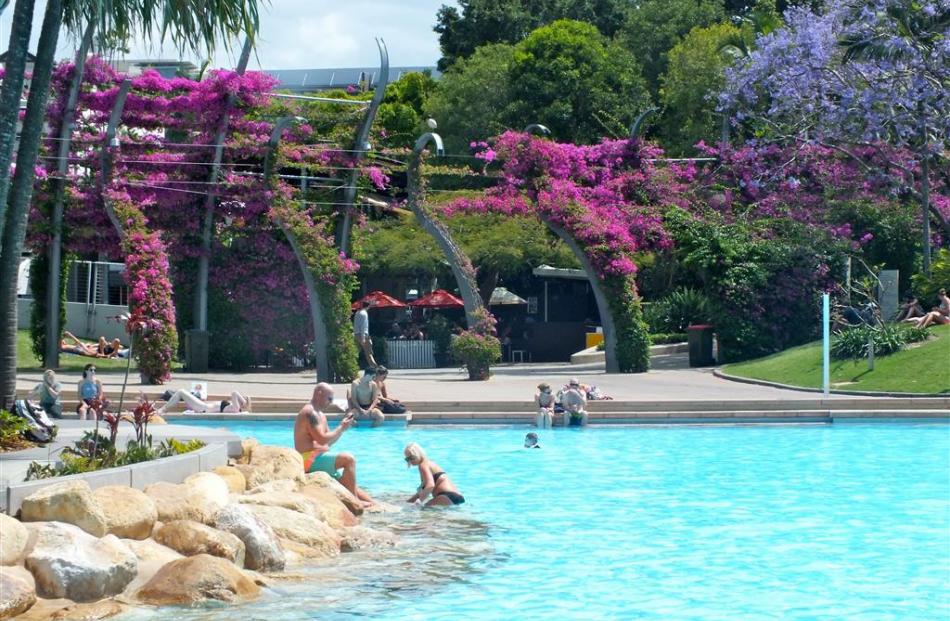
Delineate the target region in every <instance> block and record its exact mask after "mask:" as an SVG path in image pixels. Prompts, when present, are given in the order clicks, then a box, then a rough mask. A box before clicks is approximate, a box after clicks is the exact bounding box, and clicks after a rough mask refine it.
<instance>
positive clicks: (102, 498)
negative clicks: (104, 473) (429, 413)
mask: <svg viewBox="0 0 950 621" xmlns="http://www.w3.org/2000/svg"><path fill="white" fill-rule="evenodd" d="M242 448H243V452H242V455H241V457H240V458H239V459H237V460H235V461H233V462H232V463H231V464H230V465H228V466H219V467H217V468H215V469H214V470H213V471H211V472H200V473H198V474H194V475H191V476H190V477H188V478H187V479H185V481H184V482H183V483H180V484H172V483H155V484H152V485H149V486H148V487H146V488H145V489H144V490H138V489H134V488H132V487H125V486H106V487H100V488H98V489H95V490H92V489H90V487H89V485H88V484H87V483H86V482H85V481H81V480H80V481H67V482H59V483H57V482H55V480H51V481H50V485H49V486H48V487H44V488H43V489H41V490H39V491H38V492H36V493H34V494H32V495H31V496H29V497H28V498H26V499H25V500H24V501H23V505H22V507H21V509H20V514H19V519H16V518H14V517H10V516H8V515H4V514H0V620H2V619H10V618H17V619H23V620H28V621H39V620H46V619H57V620H58V619H79V618H81V619H105V618H108V617H111V616H114V615H116V614H119V613H121V612H122V611H124V610H125V609H127V608H128V607H133V606H168V605H200V604H202V603H206V602H211V601H219V602H225V603H240V602H244V601H248V600H252V599H255V598H257V597H259V596H260V595H261V590H262V588H266V587H267V586H268V584H269V583H271V582H273V581H278V580H281V579H299V574H294V573H293V570H294V568H295V567H302V566H304V565H305V564H307V563H308V562H314V561H317V560H319V559H326V558H330V557H333V556H337V555H339V554H341V553H343V552H349V551H354V550H362V549H367V548H372V547H387V546H392V545H395V543H396V537H395V536H394V535H393V534H392V533H390V532H388V531H384V530H378V529H369V528H367V527H364V526H361V525H360V524H359V516H360V515H362V514H363V507H362V505H361V503H360V502H359V501H358V500H357V499H356V498H355V497H354V496H353V495H352V494H350V492H349V491H347V490H346V489H345V488H344V487H343V486H342V485H340V484H339V483H337V482H336V481H335V480H334V479H332V478H331V477H330V476H329V475H327V474H326V473H322V472H318V473H314V474H306V475H305V474H303V462H302V460H301V458H300V455H299V454H298V453H297V452H296V451H293V450H291V449H288V448H284V447H276V446H265V445H260V444H258V443H257V442H256V441H255V440H245V441H244V442H243V447H242ZM156 467H161V465H160V463H156ZM373 510H374V511H376V510H379V511H386V510H393V511H396V510H398V509H397V508H395V507H391V506H387V505H379V506H378V507H374V509H373Z"/></svg>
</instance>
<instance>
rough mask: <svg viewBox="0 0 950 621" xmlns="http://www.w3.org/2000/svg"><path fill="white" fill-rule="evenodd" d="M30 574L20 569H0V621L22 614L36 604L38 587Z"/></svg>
mask: <svg viewBox="0 0 950 621" xmlns="http://www.w3.org/2000/svg"><path fill="white" fill-rule="evenodd" d="M23 574H27V575H29V572H27V571H23V570H21V569H20V568H19V567H0V619H9V618H11V617H15V616H17V615H19V614H22V613H24V612H26V611H27V610H29V609H30V607H32V606H33V604H35V603H36V586H35V585H34V584H33V582H32V576H30V578H29V579H27V578H26V577H25V576H24V575H23Z"/></svg>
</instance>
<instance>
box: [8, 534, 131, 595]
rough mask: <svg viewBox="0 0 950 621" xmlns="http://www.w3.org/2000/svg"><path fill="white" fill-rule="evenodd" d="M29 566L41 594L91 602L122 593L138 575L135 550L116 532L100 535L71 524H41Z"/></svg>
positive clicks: (29, 557) (29, 559)
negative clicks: (99, 536) (116, 534)
mask: <svg viewBox="0 0 950 621" xmlns="http://www.w3.org/2000/svg"><path fill="white" fill-rule="evenodd" d="M34 528H35V530H36V544H35V545H34V546H33V550H31V551H30V553H29V554H28V555H27V557H26V568H27V569H29V570H30V571H31V572H32V573H33V577H34V578H35V579H36V590H37V593H39V595H40V596H41V597H47V598H56V597H67V598H69V599H71V600H73V601H76V602H89V601H93V600H97V599H102V598H105V597H109V596H110V595H115V594H116V593H121V592H122V590H123V589H124V588H125V586H126V585H127V584H128V583H129V582H131V581H132V579H133V578H135V573H136V570H137V566H138V561H137V559H136V558H135V554H133V553H132V551H131V550H129V548H128V547H127V546H125V544H123V543H122V542H121V541H119V540H118V539H117V538H116V537H115V535H106V536H105V537H103V538H102V539H96V538H95V537H93V536H91V535H89V534H88V533H86V532H84V531H82V530H81V529H79V528H77V527H76V526H73V525H71V524H63V523H60V522H46V523H43V524H38V525H36V526H35V527H34Z"/></svg>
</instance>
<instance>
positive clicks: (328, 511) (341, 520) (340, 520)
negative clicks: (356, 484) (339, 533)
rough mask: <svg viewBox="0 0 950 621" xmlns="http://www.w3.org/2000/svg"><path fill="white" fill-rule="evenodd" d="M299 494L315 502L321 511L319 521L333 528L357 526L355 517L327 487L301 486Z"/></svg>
mask: <svg viewBox="0 0 950 621" xmlns="http://www.w3.org/2000/svg"><path fill="white" fill-rule="evenodd" d="M299 494H300V495H301V496H304V497H306V498H309V499H311V500H312V501H314V502H316V503H317V505H319V506H320V508H321V511H322V515H323V517H321V519H322V520H323V521H324V522H326V523H327V524H329V525H330V526H332V527H333V528H344V527H347V526H356V525H357V524H358V521H357V519H356V516H355V515H353V513H352V512H350V510H349V509H348V508H347V507H346V505H345V504H343V502H342V501H341V500H340V499H339V498H337V495H336V494H335V493H334V492H333V490H331V489H330V488H329V487H324V486H322V485H319V484H318V485H302V486H300V490H299ZM317 517H320V516H317Z"/></svg>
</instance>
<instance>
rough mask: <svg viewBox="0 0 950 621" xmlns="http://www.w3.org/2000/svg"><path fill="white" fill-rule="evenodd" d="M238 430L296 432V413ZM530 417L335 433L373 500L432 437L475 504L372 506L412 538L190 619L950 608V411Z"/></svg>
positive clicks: (142, 613)
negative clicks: (857, 416)
mask: <svg viewBox="0 0 950 621" xmlns="http://www.w3.org/2000/svg"><path fill="white" fill-rule="evenodd" d="M191 423H192V424H201V425H207V426H213V427H220V426H222V423H221V422H219V421H214V422H212V421H204V422H202V421H191ZM226 426H227V427H228V428H229V429H230V430H232V431H234V432H236V433H239V434H241V435H242V436H253V437H255V438H257V439H258V440H260V441H261V442H262V443H265V444H278V445H284V446H290V445H291V428H292V422H290V421H282V422H254V421H248V422H246V423H242V424H230V423H229V424H227V425H226ZM529 430H530V429H529V428H527V427H409V428H399V427H383V428H379V429H367V428H358V429H355V430H353V431H350V432H348V433H347V434H345V435H344V437H343V439H342V440H341V441H340V442H339V443H338V444H337V447H338V448H339V449H340V450H347V451H350V452H353V453H354V454H355V455H356V456H357V459H358V476H359V482H360V485H361V486H363V487H365V488H367V489H368V490H369V491H370V492H371V493H373V494H374V495H377V496H379V497H381V498H382V499H384V500H388V501H390V502H393V503H402V502H403V501H404V500H405V498H407V497H408V496H409V495H410V494H411V493H412V492H413V490H414V489H415V487H416V485H417V484H418V474H417V471H416V470H415V469H412V470H410V469H407V468H406V466H405V463H404V462H403V460H402V448H403V446H405V444H406V443H407V442H410V441H416V442H419V443H420V444H421V445H422V446H423V448H425V449H426V451H427V452H428V453H429V456H430V457H431V458H432V459H434V460H435V461H436V462H438V463H439V465H440V466H442V467H443V468H445V470H446V471H447V472H449V474H450V475H451V476H452V478H453V481H454V482H455V483H456V485H457V486H458V487H459V489H460V490H461V491H462V493H463V494H464V495H465V497H466V501H467V502H466V504H465V505H463V506H461V507H458V508H452V509H449V510H427V511H420V510H418V509H416V508H413V507H409V506H407V507H406V509H405V510H403V511H402V512H400V513H397V514H383V515H369V516H364V519H363V523H364V524H367V525H369V526H373V527H378V528H389V529H391V530H393V531H395V532H396V534H397V535H398V536H399V538H400V543H399V544H398V545H397V546H396V547H395V548H393V549H388V550H376V551H368V552H355V553H350V554H344V555H342V556H341V557H339V558H337V559H333V560H332V561H328V562H324V563H320V564H317V565H310V566H305V567H304V568H302V569H300V572H301V573H305V574H306V575H307V578H306V579H305V580H301V581H277V582H274V583H273V585H272V588H271V589H270V590H269V591H268V592H266V593H265V595H264V596H263V597H262V598H261V599H260V600H258V601H256V602H253V603H251V604H247V605H244V606H241V607H237V608H216V609H208V608H203V609H186V610H176V611H175V613H174V616H175V618H176V619H178V620H181V621H198V620H201V621H218V620H221V621H223V620H225V619H232V618H243V619H267V620H268V621H276V620H278V619H280V620H294V619H321V620H343V619H347V620H349V619H499V620H501V619H506V620H507V619H552V620H553V619H559V620H560V619H682V620H692V619H697V620H698V619H874V620H880V619H900V620H902V621H907V620H917V619H920V620H924V619H927V620H930V619H941V618H948V617H950V426H948V425H946V424H886V423H885V424H880V423H879V424H845V425H794V426H793V425H789V426H785V425H769V426H763V425H750V426H655V427H654V426H650V427H642V426H638V427H606V428H605V427H599V428H598V427H593V428H587V429H555V430H547V431H542V432H540V435H541V444H542V446H543V448H542V449H541V450H526V449H523V448H521V446H522V440H523V438H524V434H525V433H526V432H527V431H529ZM291 571H292V572H293V571H297V570H291ZM167 614H168V611H167V610H155V611H148V610H136V611H133V612H130V613H128V614H126V615H125V616H123V617H122V619H123V621H132V620H135V621H138V620H144V619H149V620H151V619H159V618H167Z"/></svg>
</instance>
